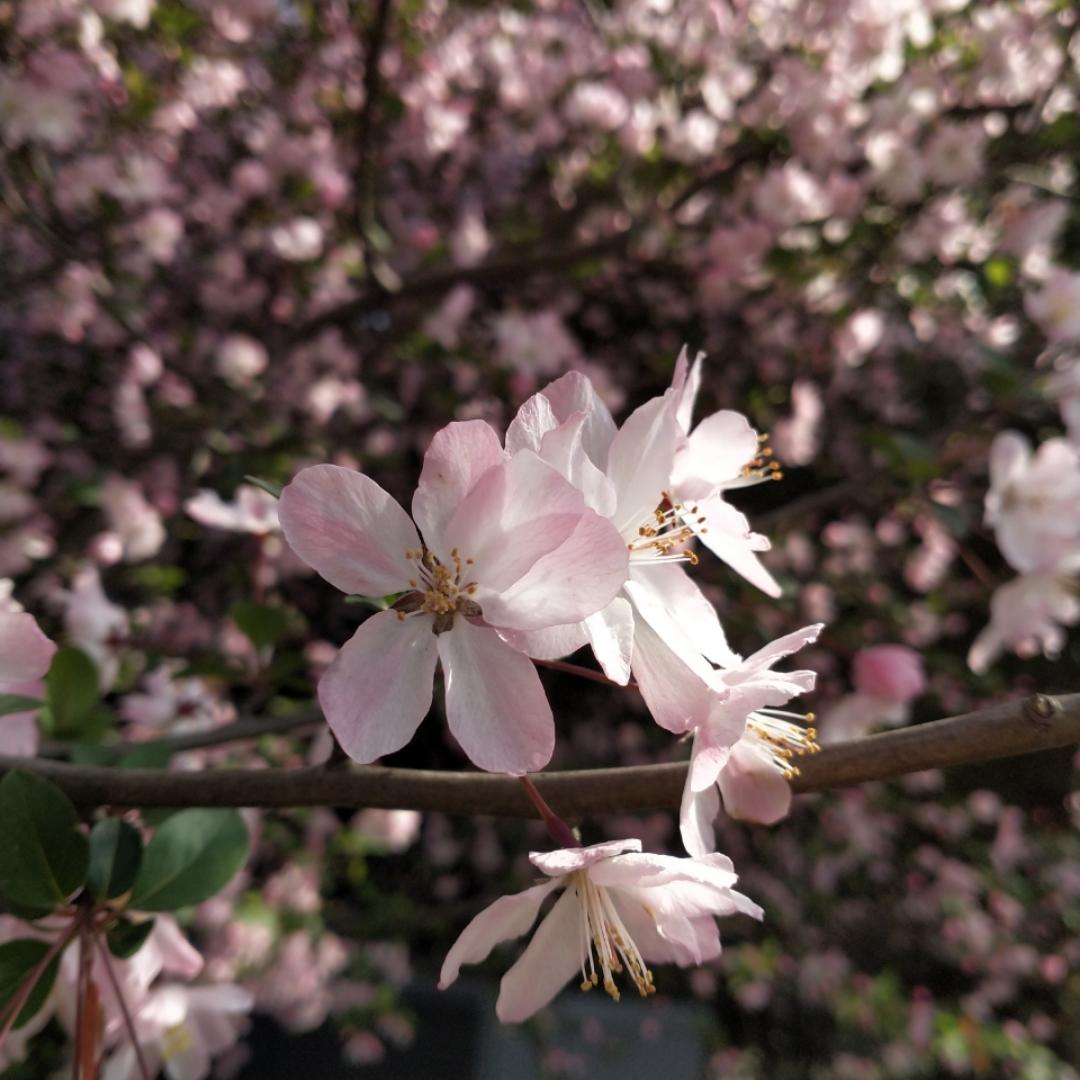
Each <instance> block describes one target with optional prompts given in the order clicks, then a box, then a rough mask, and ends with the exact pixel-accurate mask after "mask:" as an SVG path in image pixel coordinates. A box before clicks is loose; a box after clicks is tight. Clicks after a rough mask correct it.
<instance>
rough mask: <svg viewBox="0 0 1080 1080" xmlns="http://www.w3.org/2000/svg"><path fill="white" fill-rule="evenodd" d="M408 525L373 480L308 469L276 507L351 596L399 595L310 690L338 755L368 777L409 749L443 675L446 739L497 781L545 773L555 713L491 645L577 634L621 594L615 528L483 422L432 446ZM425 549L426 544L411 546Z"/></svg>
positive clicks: (306, 556) (520, 666)
mask: <svg viewBox="0 0 1080 1080" xmlns="http://www.w3.org/2000/svg"><path fill="white" fill-rule="evenodd" d="M412 511H413V518H414V519H415V520H416V523H417V525H419V527H420V533H419V534H418V533H417V530H416V527H415V526H414V525H413V523H412V521H410V520H409V517H408V515H407V514H406V513H405V511H404V510H402V509H401V507H400V506H399V505H398V504H397V503H396V502H395V501H394V500H393V499H392V498H391V497H390V496H389V495H388V494H387V493H386V492H385V491H384V490H383V489H382V488H381V487H379V485H378V484H376V483H375V482H374V481H373V480H371V479H370V478H369V477H367V476H364V475H363V474H362V473H358V472H354V471H352V470H350V469H344V468H340V467H338V466H335V465H315V466H311V467H310V468H307V469H304V470H303V471H302V472H300V473H299V474H298V476H297V477H296V478H295V479H294V480H293V481H292V483H291V484H289V485H288V487H286V488H285V490H284V491H283V492H282V495H281V505H280V518H281V526H282V529H283V530H284V533H285V537H286V539H287V540H288V542H289V544H290V545H291V547H292V548H293V550H294V551H295V552H296V553H297V554H298V555H299V556H300V558H301V559H303V560H304V561H305V562H306V563H308V564H309V565H310V566H312V567H313V568H314V569H315V570H316V571H318V572H319V573H320V574H321V575H322V576H323V577H324V578H325V579H326V580H327V581H329V582H330V583H331V584H332V585H334V586H336V587H337V588H339V589H342V590H343V591H345V592H348V593H359V594H361V595H364V596H376V597H381V596H387V595H390V594H401V595H400V596H398V598H397V600H396V602H395V603H394V605H393V608H392V610H387V611H382V612H379V613H378V614H377V615H375V616H373V617H372V618H370V619H368V620H367V621H366V622H364V623H363V624H362V625H361V626H360V629H359V630H357V632H356V633H355V634H354V635H353V637H352V639H351V640H350V641H349V642H348V643H347V644H346V645H345V646H344V647H343V648H342V650H341V652H340V653H339V654H338V656H337V657H336V658H335V660H334V661H333V663H332V664H331V665H330V667H329V668H328V669H327V671H326V673H325V674H324V675H323V677H322V679H321V681H320V683H319V702H320V704H321V706H322V708H323V711H324V713H325V714H326V718H327V721H328V722H329V724H330V727H331V728H332V730H333V731H334V734H335V735H336V736H337V739H338V741H339V742H340V743H341V746H342V748H343V749H344V750H345V751H346V753H348V754H349V755H350V756H351V757H352V758H354V759H355V760H357V761H361V762H371V761H374V760H375V759H376V758H379V757H382V756H383V755H385V754H390V753H393V752H394V751H395V750H399V749H400V748H401V747H402V746H404V745H405V744H406V743H407V742H408V741H409V740H410V739H411V738H412V736H413V733H414V732H415V731H416V728H417V727H418V726H419V724H420V721H421V720H422V719H423V718H424V715H425V714H426V713H427V711H428V708H429V707H430V705H431V686H432V678H433V676H434V673H435V666H436V663H437V662H441V664H442V668H443V674H444V677H445V683H446V715H447V721H448V724H449V727H450V730H451V732H452V733H453V734H454V736H455V737H456V738H457V740H458V742H459V743H460V744H461V747H462V749H463V750H464V752H465V753H466V755H467V756H468V757H469V758H470V760H472V762H473V763H474V764H476V765H478V766H479V767H480V768H482V769H487V770H489V771H493V772H509V773H524V772H528V771H531V770H535V769H540V768H543V766H544V765H546V764H547V762H548V761H549V760H550V758H551V754H552V751H553V749H554V741H555V730H554V720H553V717H552V714H551V708H550V706H549V705H548V702H547V698H546V697H545V695H544V691H543V687H542V686H541V684H540V680H539V677H538V676H537V674H536V670H535V668H534V666H533V664H532V662H531V661H530V660H529V658H528V656H527V655H526V654H525V653H524V652H522V651H519V649H518V648H515V647H514V646H513V645H512V644H508V642H507V641H506V640H504V638H503V637H502V636H500V634H504V635H512V634H513V633H514V632H520V631H535V630H542V629H544V628H546V627H551V626H560V625H565V624H569V623H575V622H578V621H580V620H581V619H583V618H586V617H587V616H589V615H591V614H592V613H593V612H595V611H597V610H599V609H601V608H603V607H604V606H605V605H607V604H608V603H609V602H610V601H611V599H612V597H613V596H614V595H615V593H616V592H618V590H619V588H620V587H621V585H622V584H623V582H624V581H625V580H626V573H627V552H626V547H625V545H624V544H623V542H622V540H621V539H620V537H619V534H618V533H617V532H616V531H615V530H614V529H613V528H612V527H611V524H610V523H609V522H608V521H607V520H606V519H605V518H604V517H602V516H600V515H599V514H596V513H594V512H593V511H592V510H590V509H589V508H588V507H587V506H586V505H585V501H584V499H583V497H582V495H581V493H580V492H579V491H578V490H577V489H576V488H574V487H573V486H572V485H571V484H569V483H567V481H566V480H565V479H564V478H563V477H562V476H561V475H560V474H559V473H558V472H557V471H556V470H555V469H553V468H552V467H551V466H550V465H547V464H546V463H545V462H544V461H542V460H541V459H540V458H539V457H538V456H537V455H536V454H535V453H532V452H529V451H522V452H518V453H515V454H508V453H506V452H505V451H504V450H503V448H502V445H501V444H500V442H499V438H498V436H497V435H496V434H495V432H494V431H493V430H492V429H491V428H490V427H489V426H488V425H487V424H485V423H483V422H482V421H479V420H475V421H467V422H464V423H453V424H450V425H448V426H447V427H446V428H444V429H443V430H442V431H440V432H438V433H437V434H436V435H435V437H434V439H433V440H432V443H431V446H430V447H429V449H428V451H427V453H426V455H425V456H424V466H423V470H422V472H421V475H420V482H419V485H418V487H417V491H416V494H415V496H414V497H413V502H412ZM420 534H422V535H423V540H421V538H420Z"/></svg>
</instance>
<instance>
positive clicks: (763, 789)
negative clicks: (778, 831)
mask: <svg viewBox="0 0 1080 1080" xmlns="http://www.w3.org/2000/svg"><path fill="white" fill-rule="evenodd" d="M720 794H721V795H723V797H724V810H725V811H726V812H727V813H728V814H729V815H730V816H731V817H733V818H738V819H739V820H740V821H754V822H757V823H758V824H759V825H774V824H775V823H776V822H778V821H779V820H780V819H781V818H783V817H785V816H786V815H787V813H788V811H789V810H790V809H791V786H790V785H789V784H788V782H787V780H786V779H785V778H784V774H783V773H782V772H781V771H780V770H779V769H778V768H777V767H776V765H774V764H773V763H772V761H770V760H769V759H768V758H767V757H766V756H765V755H764V754H763V753H762V752H761V751H759V750H758V749H757V748H756V747H755V746H754V745H753V743H752V742H751V740H750V739H744V740H742V741H741V742H739V743H737V744H736V745H735V747H734V748H733V749H732V752H731V757H730V758H729V760H728V763H727V766H726V767H725V768H724V771H723V772H722V773H721V774H720Z"/></svg>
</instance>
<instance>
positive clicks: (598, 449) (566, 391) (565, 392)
mask: <svg viewBox="0 0 1080 1080" xmlns="http://www.w3.org/2000/svg"><path fill="white" fill-rule="evenodd" d="M541 393H542V394H543V395H544V397H546V398H547V400H548V402H549V403H550V404H551V408H552V410H553V411H554V413H555V418H556V419H557V420H558V421H559V422H560V423H561V422H562V421H563V420H566V419H567V418H568V417H569V416H570V415H571V414H572V413H576V412H583V413H585V415H586V416H587V417H588V419H587V420H586V421H585V427H584V430H583V431H582V444H583V445H584V447H585V452H586V453H587V454H588V455H589V457H590V458H591V459H592V461H593V464H594V465H596V466H597V468H599V469H605V468H606V467H607V460H608V453H609V452H610V449H611V443H612V441H613V440H614V438H615V432H616V428H615V421H614V420H613V419H612V418H611V412H610V411H609V409H608V407H607V406H606V405H605V404H604V403H603V401H601V400H600V398H599V397H598V396H597V393H596V390H595V389H593V384H592V383H591V382H589V380H588V379H587V378H586V377H585V376H584V375H582V374H581V372H580V371H568V372H567V373H566V374H565V375H563V376H561V377H560V378H558V379H556V380H555V381H554V382H553V383H549V384H548V385H547V386H545V387H544V389H543V390H542V391H541Z"/></svg>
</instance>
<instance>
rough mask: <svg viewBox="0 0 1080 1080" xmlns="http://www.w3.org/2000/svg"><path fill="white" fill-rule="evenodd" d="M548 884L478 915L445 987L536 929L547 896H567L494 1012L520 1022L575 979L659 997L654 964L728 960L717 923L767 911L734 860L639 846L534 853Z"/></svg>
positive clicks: (503, 988) (619, 843) (457, 946)
mask: <svg viewBox="0 0 1080 1080" xmlns="http://www.w3.org/2000/svg"><path fill="white" fill-rule="evenodd" d="M529 861H530V862H531V863H532V864H533V866H535V867H536V868H537V869H538V870H539V871H540V872H541V873H543V874H545V875H546V876H547V877H548V878H549V879H550V880H548V881H546V882H544V883H543V884H540V885H534V886H532V888H529V889H526V890H525V891H524V892H520V893H515V894H514V895H512V896H504V897H502V898H500V899H499V900H496V901H495V903H494V904H492V905H491V906H490V907H488V908H486V909H485V910H484V911H482V912H480V914H479V915H477V916H476V917H475V918H474V919H473V920H472V922H470V923H469V925H468V926H466V927H465V929H464V930H463V931H462V933H461V936H460V937H459V938H458V939H457V941H455V942H454V944H453V945H452V946H451V947H450V951H449V952H448V953H447V954H446V959H445V961H444V962H443V966H442V972H441V974H440V976H439V988H440V989H442V990H445V989H446V988H447V987H448V986H450V985H451V984H452V983H453V982H455V981H456V979H457V977H458V973H459V972H460V970H461V966H462V964H478V963H480V962H481V961H482V960H484V959H485V958H486V957H487V956H488V954H489V953H490V952H491V950H492V949H493V948H494V947H495V946H496V945H498V944H500V943H501V942H504V941H510V940H512V939H513V938H517V937H520V936H521V935H522V934H525V933H527V932H528V930H529V929H530V928H531V927H532V925H533V923H534V922H535V921H536V917H537V915H538V914H539V911H540V906H541V904H542V903H543V901H544V900H545V898H546V897H547V896H549V895H550V894H552V893H554V892H557V891H558V890H560V889H562V890H563V892H562V895H561V896H560V897H559V898H558V900H557V901H556V902H555V906H554V907H552V909H551V910H550V912H548V914H547V915H546V916H545V918H544V919H543V921H542V922H541V923H540V926H539V927H538V929H537V931H536V933H535V934H534V935H533V939H532V941H531V942H530V943H529V945H528V946H527V947H526V949H525V951H524V952H523V953H522V954H521V956H520V957H519V958H518V960H517V962H516V963H515V964H514V965H513V966H512V967H511V968H510V970H509V971H507V973H506V974H505V975H504V976H503V979H502V983H501V984H500V988H499V999H498V1001H497V1003H496V1005H495V1011H496V1013H497V1014H498V1017H499V1019H500V1020H501V1021H502V1022H503V1023H506V1024H514V1023H520V1022H521V1021H523V1020H527V1019H528V1018H529V1017H530V1016H532V1015H533V1013H535V1012H537V1011H538V1010H539V1009H542V1008H543V1007H544V1006H545V1005H547V1004H548V1002H550V1001H551V1000H552V998H554V997H555V995H556V994H557V993H558V992H559V990H560V989H562V987H563V986H564V985H565V984H566V982H567V981H568V980H570V979H571V978H573V977H574V975H575V973H577V972H580V974H581V980H582V981H581V987H582V989H583V990H589V989H592V987H594V986H598V985H602V986H603V988H604V990H605V991H606V992H607V993H608V994H610V995H611V997H612V998H614V999H615V1000H616V1001H618V1000H619V997H620V990H619V988H618V986H617V985H616V982H615V975H616V974H621V975H623V976H624V977H625V979H626V980H627V981H628V982H630V983H632V984H633V986H634V988H635V989H636V990H637V991H638V993H639V994H640V995H641V996H642V997H648V996H649V995H650V994H652V993H655V987H654V986H653V974H652V972H651V971H650V970H649V967H648V966H647V965H648V963H650V962H653V963H675V964H678V965H680V966H681V967H689V966H691V965H696V964H703V963H706V962H707V961H709V960H712V959H715V958H716V957H717V956H719V955H720V934H719V931H718V930H717V927H716V923H715V921H714V918H715V917H716V916H720V915H733V914H735V913H737V912H741V913H743V914H745V915H750V916H752V917H753V918H755V919H760V918H762V916H763V912H762V910H761V908H759V907H758V906H757V904H755V903H753V902H752V901H751V900H748V899H747V898H746V897H745V896H743V895H742V894H741V893H738V892H736V891H735V890H734V888H733V886H734V884H735V882H736V881H737V880H738V878H737V876H736V874H735V873H734V870H733V868H732V865H731V860H730V859H728V858H727V856H726V855H705V856H702V857H699V858H691V859H685V858H684V859H677V858H674V857H672V856H670V855H649V854H643V853H642V852H641V842H640V841H639V840H614V841H608V842H607V843H602V844H593V845H592V846H590V847H585V848H563V849H560V850H558V851H548V852H536V851H534V852H532V853H531V854H530V856H529Z"/></svg>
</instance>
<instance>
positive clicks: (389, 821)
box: [349, 808, 423, 854]
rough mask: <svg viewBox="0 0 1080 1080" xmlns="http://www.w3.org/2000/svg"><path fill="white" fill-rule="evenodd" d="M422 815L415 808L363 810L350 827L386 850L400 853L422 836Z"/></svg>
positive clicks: (350, 823)
mask: <svg viewBox="0 0 1080 1080" xmlns="http://www.w3.org/2000/svg"><path fill="white" fill-rule="evenodd" d="M422 821H423V818H422V816H421V815H420V814H419V813H417V812H416V811H415V810H379V809H376V808H370V809H368V810H361V811H360V813H359V814H357V815H356V816H355V817H354V818H353V819H352V821H351V822H349V828H351V829H355V830H356V831H357V832H358V833H360V835H361V836H363V837H364V838H365V839H369V840H371V841H373V842H374V843H375V844H376V845H377V846H378V847H381V848H383V849H385V850H386V851H389V852H393V853H395V854H396V853H398V852H401V851H405V850H406V849H407V848H410V847H411V846H412V845H413V844H414V843H415V842H416V840H417V838H418V837H419V836H420V824H421V822H422Z"/></svg>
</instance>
